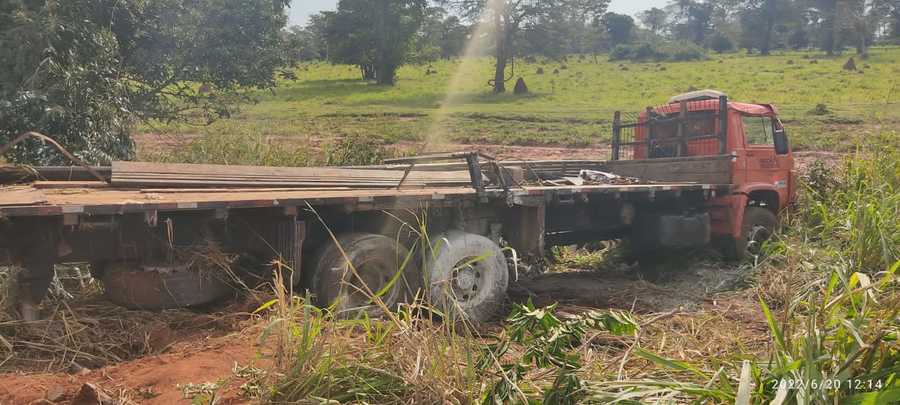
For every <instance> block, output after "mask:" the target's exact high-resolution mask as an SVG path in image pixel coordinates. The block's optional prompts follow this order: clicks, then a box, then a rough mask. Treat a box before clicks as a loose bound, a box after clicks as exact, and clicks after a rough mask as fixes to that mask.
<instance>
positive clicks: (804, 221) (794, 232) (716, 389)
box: [591, 148, 900, 404]
mask: <svg viewBox="0 0 900 405" xmlns="http://www.w3.org/2000/svg"><path fill="white" fill-rule="evenodd" d="M898 158H900V152H898V150H896V149H892V148H885V149H879V150H868V151H859V152H858V153H857V154H855V155H852V156H849V157H848V158H847V159H846V160H845V161H844V162H842V163H841V164H840V165H839V166H838V167H836V168H832V169H829V168H828V167H827V166H826V165H824V164H816V165H814V166H813V167H812V169H811V170H810V172H809V174H808V175H807V176H806V178H805V180H806V181H805V190H804V194H803V198H802V200H801V202H800V204H799V206H798V207H797V209H796V212H795V214H794V215H792V216H791V217H790V218H789V219H788V224H787V225H786V227H785V231H784V232H783V233H782V234H781V235H779V236H778V237H777V238H776V240H774V241H772V242H770V243H769V244H768V245H767V246H766V251H767V254H768V257H767V258H765V259H764V260H763V261H762V262H760V264H759V265H758V266H759V267H760V268H759V269H758V271H760V272H763V273H766V272H769V273H774V272H791V273H788V274H789V275H788V276H787V277H788V280H782V281H785V282H787V283H790V284H791V285H792V286H793V287H792V288H794V289H795V290H794V291H792V293H793V295H792V296H791V297H788V298H787V299H785V300H784V302H780V301H778V300H776V301H775V302H773V301H772V300H771V299H769V298H770V297H769V296H767V294H766V291H761V294H760V300H759V305H760V311H761V312H762V313H763V316H764V318H765V320H766V323H767V325H768V329H769V335H770V349H769V352H770V355H769V356H768V358H764V359H759V358H753V357H748V358H746V359H745V360H743V361H724V362H717V363H719V364H720V367H719V368H718V369H710V370H708V369H704V365H703V364H707V365H708V364H710V362H708V361H707V362H704V363H697V364H691V363H688V362H683V361H677V360H672V359H666V358H663V357H660V356H658V355H656V354H654V353H652V352H650V351H646V350H638V351H637V354H638V355H639V356H640V357H642V358H644V359H646V360H648V361H650V362H651V363H652V364H655V365H656V366H658V367H660V368H663V369H667V370H670V371H672V372H674V373H675V375H676V376H678V377H676V378H670V379H647V380H636V381H612V382H596V383H593V384H592V385H591V389H592V390H593V391H594V394H592V395H593V396H592V397H593V398H595V399H601V400H603V401H619V400H633V399H640V400H642V401H659V400H662V399H668V400H673V399H677V400H679V401H696V402H701V403H704V402H709V401H712V402H734V403H739V404H750V403H770V404H789V403H790V404H825V403H851V404H862V403H865V404H889V403H898V402H900V380H898V372H900V347H898V345H897V341H898V338H900V317H898V310H900V288H898V283H897V281H898V278H897V271H898V269H900V256H898V247H900V196H898V188H897V186H898V185H900V163H898V161H900V159H898ZM791 279H792V280H791ZM772 304H775V306H772ZM713 363H716V362H713Z"/></svg>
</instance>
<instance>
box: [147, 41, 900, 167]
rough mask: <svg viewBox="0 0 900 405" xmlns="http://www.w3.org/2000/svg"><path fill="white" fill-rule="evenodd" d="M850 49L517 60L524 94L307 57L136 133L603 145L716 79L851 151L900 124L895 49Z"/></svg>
mask: <svg viewBox="0 0 900 405" xmlns="http://www.w3.org/2000/svg"><path fill="white" fill-rule="evenodd" d="M849 57H850V56H849V55H844V56H837V57H833V58H826V57H824V56H823V55H822V54H820V53H817V52H785V53H779V54H775V55H772V56H766V57H761V56H757V55H746V54H743V53H732V54H721V55H719V54H710V56H709V59H708V60H705V61H697V62H666V63H632V62H621V63H620V62H611V61H608V60H607V56H606V55H581V56H570V57H568V58H567V59H566V60H561V61H551V60H529V61H528V62H525V61H523V60H521V59H519V60H517V61H516V66H515V77H522V78H523V79H524V80H525V82H526V83H527V85H528V88H529V90H530V94H528V95H521V96H520V95H514V94H512V93H511V92H510V93H507V94H499V95H498V94H492V93H491V92H490V88H489V87H488V85H487V79H488V78H489V77H490V72H491V69H492V65H491V63H492V62H491V60H489V59H479V60H470V61H466V62H461V61H459V60H451V61H440V62H435V63H433V64H430V65H414V66H405V67H403V68H402V69H401V70H400V72H399V81H398V83H397V85H396V86H394V87H386V86H378V85H375V84H371V83H366V82H363V81H362V80H360V78H359V76H360V75H359V72H358V69H357V68H356V67H354V66H346V65H331V64H328V63H324V62H316V63H307V64H303V65H300V66H298V67H297V69H296V72H295V73H296V75H297V79H296V80H279V82H278V85H277V87H276V88H275V89H273V90H272V91H268V92H260V93H257V94H255V98H256V102H255V103H254V104H252V105H246V106H245V107H244V108H243V109H242V111H241V112H240V113H239V114H237V115H236V116H233V117H232V118H231V119H227V120H221V121H217V122H215V123H213V124H212V125H208V126H199V127H198V126H191V125H184V124H180V125H179V124H170V125H144V126H142V127H140V128H139V131H138V132H141V133H145V134H147V133H153V134H157V133H158V134H169V135H178V136H183V135H195V136H196V135H213V137H215V136H261V137H264V138H265V139H278V140H285V141H288V142H290V143H296V144H299V145H308V144H310V143H312V144H318V143H319V142H322V141H328V140H330V139H334V138H339V137H344V136H348V135H362V136H365V137H371V138H373V139H377V140H380V141H381V142H383V143H385V144H396V143H404V144H405V143H411V144H421V143H422V142H423V141H424V140H425V139H429V138H431V140H432V141H433V140H434V139H433V138H434V137H433V136H431V137H429V133H434V132H440V136H439V138H440V140H442V141H447V142H451V143H465V144H497V145H521V146H574V147H587V146H599V147H602V146H603V145H604V144H605V143H606V142H607V141H608V138H609V135H610V121H611V117H612V114H613V112H614V111H615V110H623V111H634V110H638V109H641V108H644V107H646V106H648V105H657V104H661V103H664V102H665V101H666V100H667V99H668V97H670V96H672V95H674V94H677V93H681V92H685V91H688V90H692V89H704V88H713V89H718V90H722V91H724V92H726V93H727V94H729V96H730V97H731V98H732V99H733V100H740V101H749V102H760V103H773V104H775V105H777V106H778V108H779V110H780V112H781V115H782V118H783V119H784V120H785V123H786V125H787V127H788V128H789V131H790V133H791V137H792V142H793V143H794V146H795V148H796V149H798V150H827V151H839V152H843V151H849V150H852V149H853V148H854V147H855V146H856V145H857V144H858V143H859V141H861V140H864V139H865V140H866V141H867V142H868V141H872V139H870V138H871V137H878V138H879V139H878V140H877V142H882V141H887V142H896V137H894V136H893V135H890V133H887V134H886V135H885V132H884V130H890V129H891V128H894V127H896V126H897V124H898V123H900V111H898V108H897V107H898V105H900V89H898V78H900V48H874V49H872V52H871V56H870V58H869V59H866V60H857V61H856V65H857V68H858V70H856V71H848V70H845V69H843V68H842V66H843V65H844V63H845V62H846V61H847V59H848V58H849ZM539 69H543V74H539V73H538V70H539ZM429 71H431V72H429ZM433 72H436V73H433ZM457 72H458V73H457ZM454 74H458V75H460V76H459V78H458V79H457V80H453V77H452V76H453V75H454ZM451 82H452V83H454V86H453V87H454V88H453V89H450V87H451ZM512 84H513V82H512V81H511V82H510V83H509V86H508V87H509V88H510V89H511V88H512ZM448 94H451V95H452V97H451V96H448ZM817 106H818V107H817ZM823 107H824V108H823ZM427 147H428V148H430V149H440V146H439V145H438V146H436V145H427Z"/></svg>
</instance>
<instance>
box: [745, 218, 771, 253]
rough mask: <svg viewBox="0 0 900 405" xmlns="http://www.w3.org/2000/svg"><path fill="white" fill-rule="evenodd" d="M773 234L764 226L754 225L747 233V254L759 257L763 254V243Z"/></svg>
mask: <svg viewBox="0 0 900 405" xmlns="http://www.w3.org/2000/svg"><path fill="white" fill-rule="evenodd" d="M771 235H772V233H771V232H770V231H769V230H768V229H767V228H766V227H765V226H762V225H753V226H752V227H750V232H748V233H747V252H748V253H750V254H751V255H754V256H756V255H759V254H760V252H762V245H763V242H765V241H766V240H768V239H769V237H770V236H771Z"/></svg>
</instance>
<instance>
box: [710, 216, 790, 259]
mask: <svg viewBox="0 0 900 405" xmlns="http://www.w3.org/2000/svg"><path fill="white" fill-rule="evenodd" d="M776 225H778V217H776V216H775V214H774V213H773V212H772V211H770V210H768V209H767V208H763V207H747V209H746V210H745V211H744V221H743V222H742V223H741V236H740V237H739V238H734V239H731V240H730V241H727V242H726V244H725V246H724V252H723V253H724V254H725V257H726V258H727V259H730V260H735V261H740V260H744V259H745V258H747V257H750V256H754V255H758V254H759V250H760V248H761V247H762V244H763V242H765V241H766V240H768V239H769V237H771V236H772V234H773V233H774V232H775V226H776Z"/></svg>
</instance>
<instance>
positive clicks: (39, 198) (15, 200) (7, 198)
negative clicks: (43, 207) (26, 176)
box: [0, 186, 47, 206]
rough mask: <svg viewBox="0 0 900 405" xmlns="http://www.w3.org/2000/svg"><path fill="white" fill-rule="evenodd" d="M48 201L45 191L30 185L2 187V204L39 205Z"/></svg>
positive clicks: (0, 195)
mask: <svg viewBox="0 0 900 405" xmlns="http://www.w3.org/2000/svg"><path fill="white" fill-rule="evenodd" d="M46 202H47V196H46V195H45V194H44V192H43V191H41V190H38V189H35V188H34V187H29V186H11V187H0V206H16V205H37V204H43V203H46Z"/></svg>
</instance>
